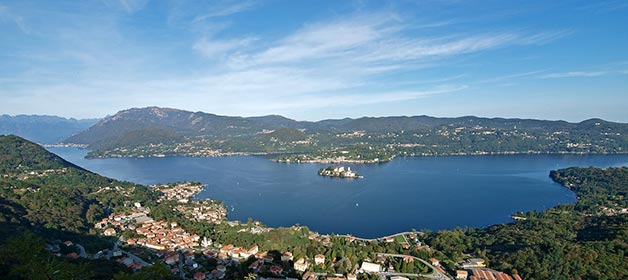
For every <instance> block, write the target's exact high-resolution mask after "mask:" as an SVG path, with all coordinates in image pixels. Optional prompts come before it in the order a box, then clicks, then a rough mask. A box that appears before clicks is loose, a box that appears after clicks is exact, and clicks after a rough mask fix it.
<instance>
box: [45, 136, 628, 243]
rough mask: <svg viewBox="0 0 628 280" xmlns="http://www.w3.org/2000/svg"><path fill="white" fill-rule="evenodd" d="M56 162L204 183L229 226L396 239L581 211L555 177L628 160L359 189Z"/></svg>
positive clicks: (189, 163) (77, 155)
mask: <svg viewBox="0 0 628 280" xmlns="http://www.w3.org/2000/svg"><path fill="white" fill-rule="evenodd" d="M49 150H50V151H51V152H53V153H55V154H57V155H59V156H61V157H63V158H64V159H66V160H68V161H70V162H72V163H74V164H76V165H78V166H81V167H83V168H85V169H87V170H90V171H93V172H96V173H98V174H101V175H104V176H107V177H111V178H115V179H118V180H124V181H130V182H134V183H139V184H147V185H150V184H156V183H167V182H175V181H199V182H202V183H204V184H207V185H208V187H207V188H206V189H205V190H204V191H203V192H202V193H200V194H199V195H198V198H212V199H220V200H222V201H223V202H224V204H225V205H226V206H227V207H228V209H229V210H230V212H229V216H228V218H229V219H230V220H240V221H246V220H247V218H249V217H250V218H253V219H255V220H259V221H261V222H262V223H264V224H266V225H268V226H271V227H279V226H291V225H294V224H300V225H305V226H308V227H309V228H310V229H312V230H315V231H318V232H320V233H338V234H351V235H355V236H359V237H365V238H375V237H380V236H385V235H389V234H393V233H397V232H402V231H408V230H411V229H417V230H424V229H429V230H440V229H452V228H455V227H484V226H489V225H493V224H497V223H504V222H510V221H512V220H511V218H510V215H511V214H513V213H515V212H518V211H523V212H526V211H531V210H543V209H547V208H549V207H553V206H556V205H558V204H566V203H572V202H575V201H576V197H575V195H574V193H572V192H571V191H569V190H568V189H566V188H564V187H562V186H560V185H559V184H556V183H554V182H552V180H551V179H550V178H549V177H548V174H549V171H550V170H553V169H558V168H565V167H570V166H585V167H586V166H596V167H610V166H625V165H628V155H498V156H444V157H412V158H396V159H394V160H393V161H391V162H388V163H385V164H375V165H360V164H350V165H345V166H350V167H351V169H353V170H356V171H358V172H359V173H360V174H361V175H363V176H364V178H363V179H339V178H329V177H323V176H319V175H318V174H317V172H318V170H319V169H320V168H323V167H327V166H328V165H325V164H283V163H275V162H272V161H270V160H268V159H267V158H265V157H260V156H233V157H218V158H194V157H165V158H111V159H85V158H84V156H85V154H86V153H87V151H85V150H81V149H77V148H50V149H49Z"/></svg>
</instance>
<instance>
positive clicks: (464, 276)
mask: <svg viewBox="0 0 628 280" xmlns="http://www.w3.org/2000/svg"><path fill="white" fill-rule="evenodd" d="M467 277H469V272H467V271H466V270H456V279H463V280H466V279H467Z"/></svg>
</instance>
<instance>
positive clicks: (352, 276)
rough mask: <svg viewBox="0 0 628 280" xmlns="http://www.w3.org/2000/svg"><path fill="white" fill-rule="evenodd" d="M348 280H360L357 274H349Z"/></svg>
mask: <svg viewBox="0 0 628 280" xmlns="http://www.w3.org/2000/svg"><path fill="white" fill-rule="evenodd" d="M347 280H358V277H357V276H356V275H355V274H351V273H349V274H347Z"/></svg>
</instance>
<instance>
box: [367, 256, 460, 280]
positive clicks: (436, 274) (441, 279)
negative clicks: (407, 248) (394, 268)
mask: <svg viewBox="0 0 628 280" xmlns="http://www.w3.org/2000/svg"><path fill="white" fill-rule="evenodd" d="M377 255H378V256H384V257H395V258H403V257H412V258H414V259H415V260H418V261H420V262H422V263H424V264H425V265H427V266H428V267H429V268H431V269H432V273H430V274H412V273H396V272H380V273H379V275H380V278H381V276H382V275H384V276H385V277H386V276H395V275H399V276H421V277H425V278H430V279H438V280H450V279H452V278H451V277H449V275H447V274H443V273H441V272H440V271H438V270H437V269H436V267H434V266H433V265H432V264H431V263H429V262H427V261H425V260H423V259H420V258H417V257H414V256H408V255H400V254H386V253H378V254H377Z"/></svg>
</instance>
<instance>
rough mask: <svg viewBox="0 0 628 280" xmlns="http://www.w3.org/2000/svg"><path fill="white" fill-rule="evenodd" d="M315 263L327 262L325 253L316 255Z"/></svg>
mask: <svg viewBox="0 0 628 280" xmlns="http://www.w3.org/2000/svg"><path fill="white" fill-rule="evenodd" d="M314 263H315V264H317V265H319V264H325V255H321V254H318V255H316V256H314Z"/></svg>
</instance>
